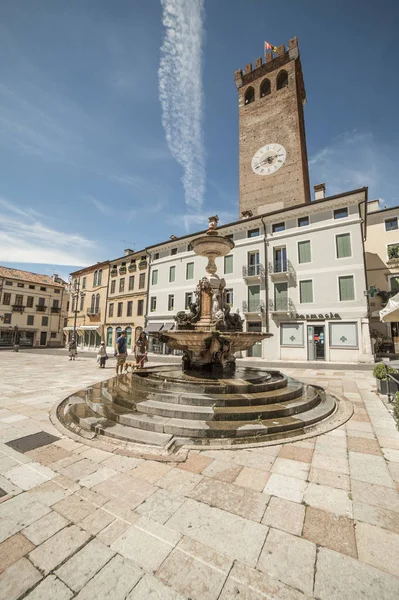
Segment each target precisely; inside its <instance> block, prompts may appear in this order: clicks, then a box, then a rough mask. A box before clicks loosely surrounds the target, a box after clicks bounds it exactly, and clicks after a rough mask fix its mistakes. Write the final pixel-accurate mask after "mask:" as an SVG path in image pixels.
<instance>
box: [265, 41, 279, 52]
mask: <svg viewBox="0 0 399 600" xmlns="http://www.w3.org/2000/svg"><path fill="white" fill-rule="evenodd" d="M268 50H273V52H277V46H272V45H271V44H269V42H265V54H266V52H267V51H268Z"/></svg>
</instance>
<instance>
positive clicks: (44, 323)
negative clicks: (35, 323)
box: [42, 317, 48, 327]
mask: <svg viewBox="0 0 399 600" xmlns="http://www.w3.org/2000/svg"><path fill="white" fill-rule="evenodd" d="M47 325H48V317H42V327H47Z"/></svg>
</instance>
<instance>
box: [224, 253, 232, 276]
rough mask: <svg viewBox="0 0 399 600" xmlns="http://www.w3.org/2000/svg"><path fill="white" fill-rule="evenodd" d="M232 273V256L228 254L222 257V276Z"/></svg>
mask: <svg viewBox="0 0 399 600" xmlns="http://www.w3.org/2000/svg"><path fill="white" fill-rule="evenodd" d="M232 272H233V255H232V254H229V255H228V256H225V257H224V274H225V275H230V274H231V273H232Z"/></svg>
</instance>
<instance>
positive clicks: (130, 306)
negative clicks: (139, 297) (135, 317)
mask: <svg viewBox="0 0 399 600" xmlns="http://www.w3.org/2000/svg"><path fill="white" fill-rule="evenodd" d="M132 314H133V301H132V300H129V302H128V303H127V313H126V316H127V317H131V316H132Z"/></svg>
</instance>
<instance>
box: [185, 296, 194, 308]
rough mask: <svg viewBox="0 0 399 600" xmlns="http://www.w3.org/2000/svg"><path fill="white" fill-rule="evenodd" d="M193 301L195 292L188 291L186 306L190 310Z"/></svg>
mask: <svg viewBox="0 0 399 600" xmlns="http://www.w3.org/2000/svg"><path fill="white" fill-rule="evenodd" d="M192 301H193V293H192V292H186V294H185V296H184V308H185V309H186V310H188V309H189V308H190V304H191V303H192Z"/></svg>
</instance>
